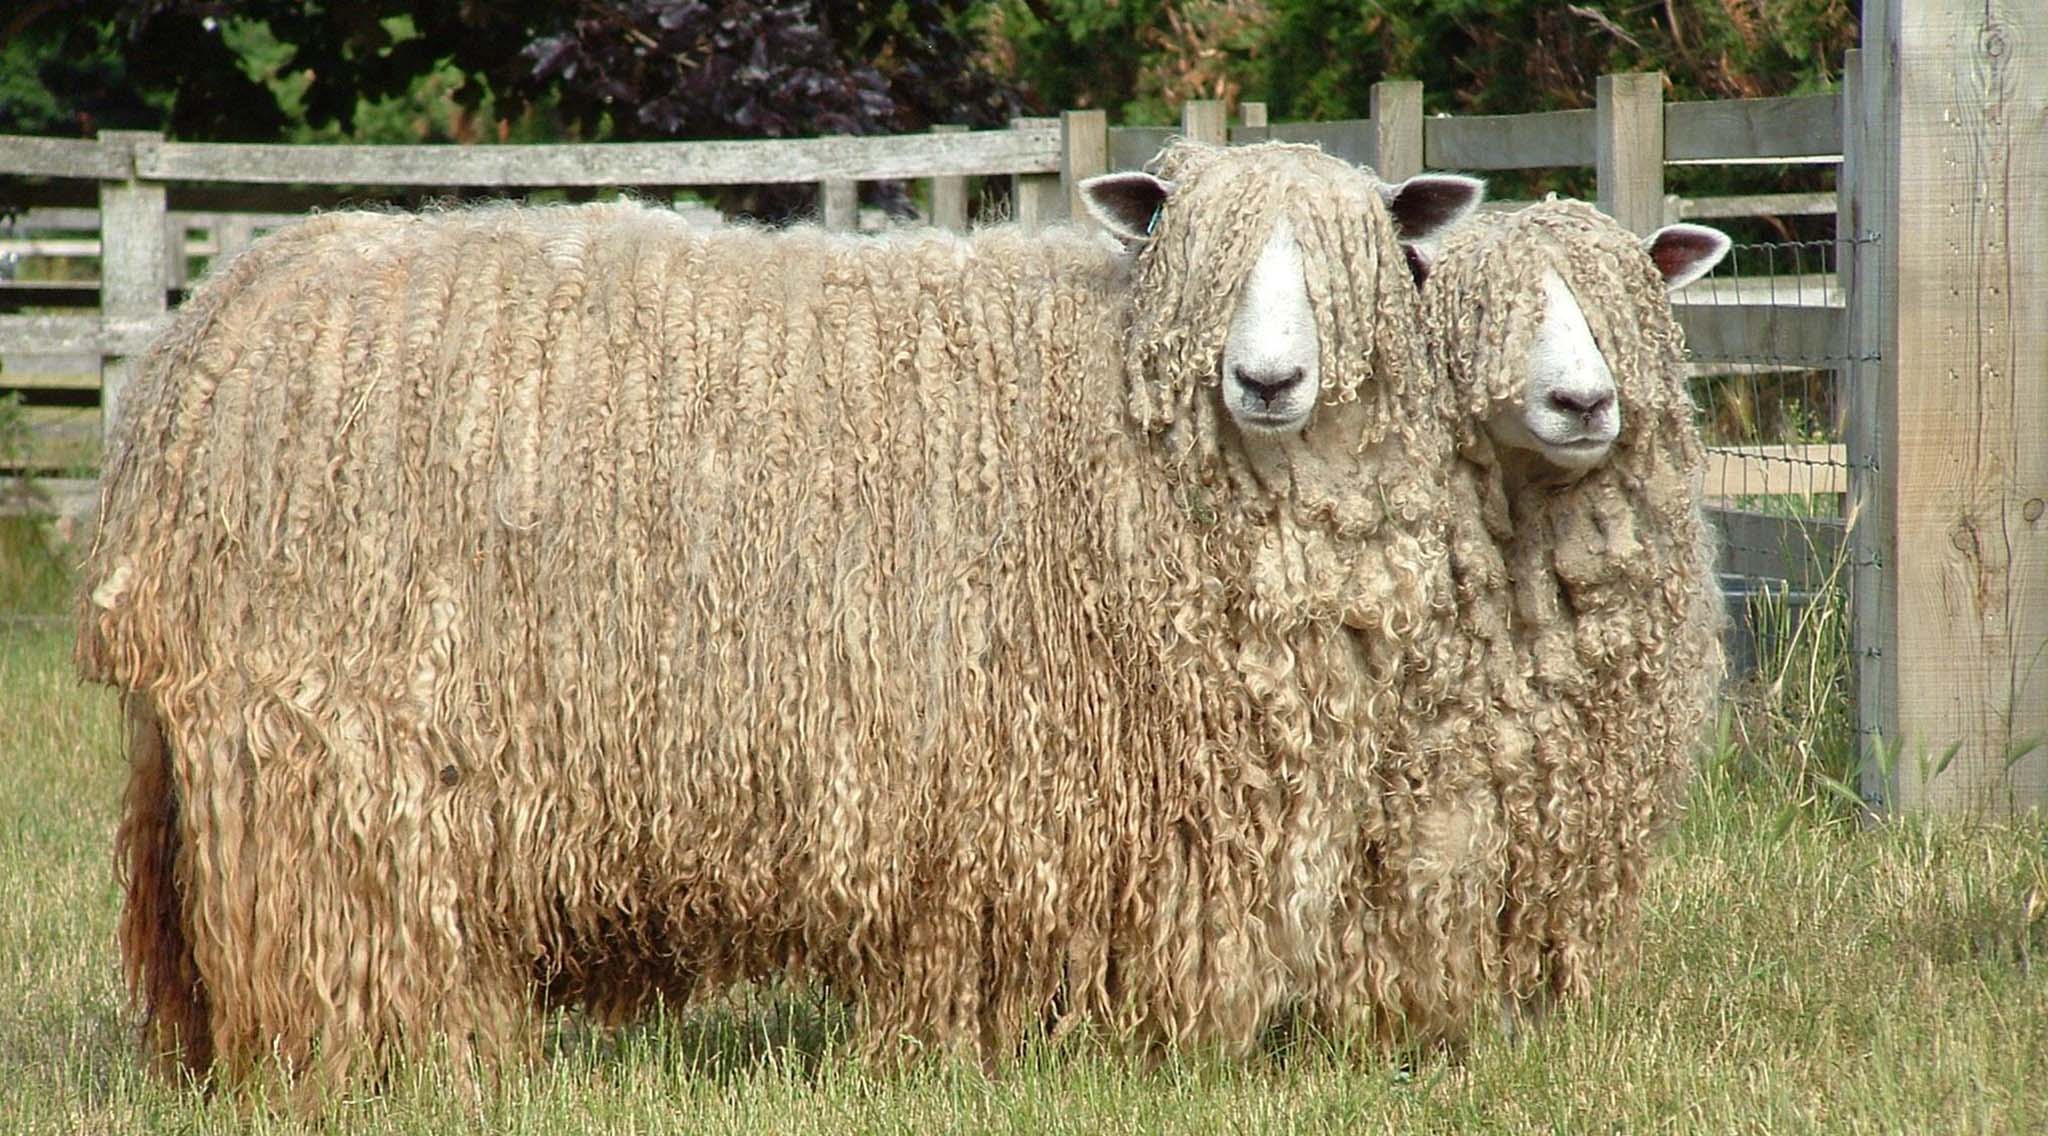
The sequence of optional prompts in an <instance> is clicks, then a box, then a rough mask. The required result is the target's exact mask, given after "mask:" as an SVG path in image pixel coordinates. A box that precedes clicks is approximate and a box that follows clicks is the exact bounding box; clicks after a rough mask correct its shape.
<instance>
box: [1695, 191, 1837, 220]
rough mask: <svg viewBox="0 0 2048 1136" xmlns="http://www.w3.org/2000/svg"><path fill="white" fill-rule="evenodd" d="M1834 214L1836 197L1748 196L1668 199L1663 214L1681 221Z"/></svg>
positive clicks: (1805, 194)
mask: <svg viewBox="0 0 2048 1136" xmlns="http://www.w3.org/2000/svg"><path fill="white" fill-rule="evenodd" d="M1834 211H1835V194H1834V193H1833V192H1832V191H1830V192H1827V193H1751V194H1745V195H1742V196H1729V197H1676V196H1674V197H1671V198H1668V199H1667V201H1666V204H1665V212H1667V213H1668V214H1670V215H1671V216H1674V217H1676V218H1678V219H1679V220H1681V221H1693V220H1704V219H1710V218H1715V217H1821V216H1826V215H1828V214H1831V213H1833V212H1834Z"/></svg>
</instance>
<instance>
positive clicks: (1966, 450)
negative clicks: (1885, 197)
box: [1865, 0, 2048, 813]
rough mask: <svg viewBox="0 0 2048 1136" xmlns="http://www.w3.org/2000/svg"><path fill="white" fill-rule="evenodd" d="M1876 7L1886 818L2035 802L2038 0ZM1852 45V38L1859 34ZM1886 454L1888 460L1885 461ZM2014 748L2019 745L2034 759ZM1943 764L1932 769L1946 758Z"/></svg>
mask: <svg viewBox="0 0 2048 1136" xmlns="http://www.w3.org/2000/svg"><path fill="white" fill-rule="evenodd" d="M1866 7H1882V8H1884V9H1885V12H1884V16H1883V19H1881V20H1880V21H1879V24H1878V32H1879V35H1878V37H1877V38H1874V39H1872V38H1866V40H1865V42H1866V43H1867V44H1870V49H1869V51H1868V54H1869V55H1873V56H1877V57H1878V59H1877V61H1878V63H1879V65H1880V66H1884V67H1887V68H1889V69H1890V74H1889V76H1888V77H1887V83H1888V92H1887V99H1888V103H1889V109H1888V111H1887V114H1888V117H1890V116H1895V118H1893V121H1895V123H1896V129H1895V131H1894V133H1893V135H1892V138H1891V139H1890V140H1889V141H1888V142H1887V146H1888V148H1889V149H1890V151H1891V161H1892V162H1893V163H1894V164H1893V165H1892V167H1891V170H1892V173H1893V177H1894V182H1893V185H1894V190H1893V194H1892V198H1891V201H1890V205H1889V212H1888V215H1887V218H1886V224H1885V225H1884V226H1883V232H1884V236H1885V240H1886V241H1888V242H1890V243H1891V244H1892V245H1894V246H1895V247H1896V249H1897V257H1898V260H1897V275H1896V277H1895V278H1894V281H1895V289H1894V293H1893V294H1894V295H1895V296H1896V298H1897V310H1896V321H1895V324H1894V328H1895V330H1894V332H1893V333H1892V335H1890V336H1887V337H1886V340H1885V342H1884V350H1883V351H1882V352H1881V354H1883V355H1885V356H1886V357H1887V358H1889V359H1895V360H1896V361H1897V367H1896V372H1895V377H1891V376H1888V377H1887V379H1886V380H1885V386H1886V387H1887V388H1888V389H1889V391H1890V392H1891V394H1892V396H1893V397H1894V398H1895V400H1896V423H1897V426H1896V435H1895V436H1890V437H1883V438H1881V440H1880V446H1881V449H1880V453H1879V462H1880V465H1881V467H1882V468H1884V469H1886V470H1888V471H1889V473H1890V475H1891V476H1890V479H1889V481H1888V482H1887V484H1886V489H1887V490H1888V491H1889V494H1890V506H1891V511H1890V520H1891V523H1892V524H1893V525H1894V527H1895V533H1896V535H1895V538H1894V544H1893V549H1892V553H1893V558H1892V561H1891V565H1892V568H1893V570H1892V571H1890V572H1889V573H1887V574H1886V576H1885V579H1886V581H1887V584H1888V586H1889V587H1890V588H1891V589H1892V592H1891V594H1892V600H1893V604H1894V607H1893V611H1894V613H1895V618H1896V630H1895V634H1894V635H1892V636H1890V637H1889V642H1890V646H1891V649H1892V651H1893V652H1894V654H1893V658H1894V660H1895V663H1896V666H1897V671H1896V675H1895V679H1896V693H1897V710H1896V713H1897V723H1896V730H1895V731H1887V734H1888V737H1889V738H1891V739H1895V740H1896V741H1897V742H1899V743H1902V745H1903V747H1904V748H1903V752H1902V754H1901V760H1900V766H1901V768H1900V770H1899V784H1898V791H1899V793H1898V800H1899V802H1900V804H1901V805H1902V806H1904V807H1906V808H1913V809H1920V808H1924V809H1938V810H1943V811H1967V812H1984V811H1995V812H1999V813H2004V812H2008V811H2011V810H2015V809H2036V808H2040V807H2042V806H2044V805H2048V744H2044V742H2048V445H2044V444H2043V441H2042V440H2043V439H2044V438H2048V303H2043V302H2042V297H2043V296H2048V224H2043V223H2042V218H2044V217H2048V4H2042V3H2040V2H2039V0H1967V2H1966V0H1915V2H1914V3H1910V4H1905V3H1896V2H1895V3H1891V4H1884V5H1867V6H1866ZM1868 35H1869V32H1868V31H1866V36H1867V37H1868ZM1887 442H1889V443H1891V444H1892V445H1893V446H1895V451H1892V452H1888V451H1887V450H1885V449H1883V448H1882V447H1883V446H1884V443H1887ZM2030 747H2031V748H2030ZM1944 754H1947V755H1950V756H1952V758H1953V760H1951V761H1948V762H1947V764H1946V769H1945V771H1941V772H1937V768H1938V766H1939V765H1940V764H1941V762H1942V759H1943V755H1944Z"/></svg>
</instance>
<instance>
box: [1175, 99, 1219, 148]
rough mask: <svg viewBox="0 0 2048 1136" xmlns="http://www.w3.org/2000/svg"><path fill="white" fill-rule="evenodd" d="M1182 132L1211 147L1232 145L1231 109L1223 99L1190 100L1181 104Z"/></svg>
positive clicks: (1193, 139) (1191, 138) (1192, 139)
mask: <svg viewBox="0 0 2048 1136" xmlns="http://www.w3.org/2000/svg"><path fill="white" fill-rule="evenodd" d="M1180 132H1181V133H1182V134H1183V135H1185V136H1186V137H1187V138H1189V139H1190V140H1191V141H1195V142H1207V143H1209V144H1210V145H1211V146H1225V145H1228V144H1229V143H1230V108H1229V107H1228V106H1226V105H1225V104H1224V103H1223V101H1222V100H1221V99H1190V100H1188V101H1187V102H1185V103H1182V104H1181V108H1180Z"/></svg>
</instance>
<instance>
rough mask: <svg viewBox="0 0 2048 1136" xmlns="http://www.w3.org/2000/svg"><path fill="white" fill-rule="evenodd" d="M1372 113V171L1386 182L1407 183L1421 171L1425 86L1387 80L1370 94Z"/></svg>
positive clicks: (1404, 81)
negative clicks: (1423, 93)
mask: <svg viewBox="0 0 2048 1136" xmlns="http://www.w3.org/2000/svg"><path fill="white" fill-rule="evenodd" d="M1366 99H1367V109H1369V110H1370V111H1371V112H1372V134H1373V144H1374V148H1373V159H1372V168H1373V172H1374V173H1377V174H1378V175H1380V180H1381V181H1385V182H1400V181H1407V180H1408V179H1409V178H1412V177H1414V176H1415V175H1416V174H1419V173H1421V172H1422V161H1423V156H1422V84H1421V83H1419V82H1416V81H1414V80H1412V79H1384V80H1381V81H1380V82H1377V83H1374V84H1373V85H1372V90H1371V91H1369V92H1367V94H1366Z"/></svg>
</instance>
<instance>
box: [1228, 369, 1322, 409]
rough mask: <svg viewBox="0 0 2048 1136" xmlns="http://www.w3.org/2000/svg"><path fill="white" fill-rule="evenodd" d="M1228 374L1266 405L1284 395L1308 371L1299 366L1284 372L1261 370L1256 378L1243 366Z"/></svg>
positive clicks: (1299, 381)
mask: <svg viewBox="0 0 2048 1136" xmlns="http://www.w3.org/2000/svg"><path fill="white" fill-rule="evenodd" d="M1230 374H1231V377H1232V378H1234V379H1236V380H1237V384H1238V385H1239V386H1241V387H1243V388H1244V389H1246V390H1248V391H1250V392H1252V393H1253V394H1255V395H1257V396H1258V398H1259V401H1260V402H1263V403H1265V404H1266V405H1267V406H1271V405H1273V403H1274V402H1275V401H1276V400H1278V399H1280V398H1282V397H1284V396H1285V395H1286V394H1287V392H1288V391H1290V390H1293V389H1294V388H1295V387H1297V386H1299V385H1300V384H1301V380H1303V379H1305V378H1307V377H1308V372H1307V371H1305V370H1303V369H1302V368H1300V367H1296V368H1294V369H1293V370H1291V371H1287V372H1285V373H1281V372H1278V371H1266V372H1261V373H1260V374H1259V375H1258V377H1256V378H1254V377H1253V376H1252V372H1250V371H1247V370H1245V369H1244V368H1243V367H1237V368H1235V369H1233V370H1232V371H1231V373H1230Z"/></svg>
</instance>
